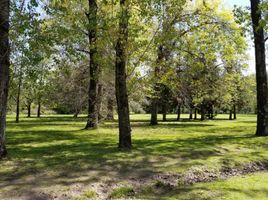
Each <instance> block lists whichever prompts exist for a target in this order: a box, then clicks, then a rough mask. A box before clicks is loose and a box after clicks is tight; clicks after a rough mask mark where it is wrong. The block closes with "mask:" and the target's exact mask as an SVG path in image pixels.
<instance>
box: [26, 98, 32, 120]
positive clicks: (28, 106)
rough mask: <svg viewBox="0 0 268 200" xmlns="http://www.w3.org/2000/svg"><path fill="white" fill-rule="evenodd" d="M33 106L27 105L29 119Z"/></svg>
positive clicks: (29, 103)
mask: <svg viewBox="0 0 268 200" xmlns="http://www.w3.org/2000/svg"><path fill="white" fill-rule="evenodd" d="M31 105H32V103H31V102H28V105H27V117H28V118H30V117H31Z"/></svg>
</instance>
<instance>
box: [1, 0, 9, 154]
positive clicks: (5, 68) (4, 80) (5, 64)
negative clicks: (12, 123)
mask: <svg viewBox="0 0 268 200" xmlns="http://www.w3.org/2000/svg"><path fill="white" fill-rule="evenodd" d="M9 4H10V1H9V0H0V5H1V10H0V158H2V157H4V156H5V155H6V154H7V150H6V146H5V129H6V112H7V96H8V82H9V35H8V34H9Z"/></svg>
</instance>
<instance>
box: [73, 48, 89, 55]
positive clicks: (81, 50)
mask: <svg viewBox="0 0 268 200" xmlns="http://www.w3.org/2000/svg"><path fill="white" fill-rule="evenodd" d="M75 50H76V51H80V52H83V53H85V54H90V52H89V51H87V50H84V49H78V48H76V49H75Z"/></svg>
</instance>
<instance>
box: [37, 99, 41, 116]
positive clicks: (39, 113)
mask: <svg viewBox="0 0 268 200" xmlns="http://www.w3.org/2000/svg"><path fill="white" fill-rule="evenodd" d="M37 104H38V105H37V106H38V107H37V117H38V118H40V117H41V99H40V98H39V99H38V103H37Z"/></svg>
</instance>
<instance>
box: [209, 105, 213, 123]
mask: <svg viewBox="0 0 268 200" xmlns="http://www.w3.org/2000/svg"><path fill="white" fill-rule="evenodd" d="M213 113H214V110H213V105H210V108H209V119H210V120H213Z"/></svg>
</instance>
